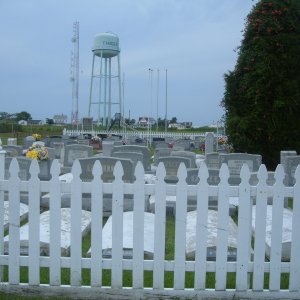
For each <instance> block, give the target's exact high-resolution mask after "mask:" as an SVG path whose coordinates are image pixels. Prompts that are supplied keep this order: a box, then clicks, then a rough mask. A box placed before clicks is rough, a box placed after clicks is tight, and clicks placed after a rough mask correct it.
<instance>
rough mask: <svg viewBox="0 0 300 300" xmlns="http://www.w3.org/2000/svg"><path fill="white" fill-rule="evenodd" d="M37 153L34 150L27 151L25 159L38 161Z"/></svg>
mask: <svg viewBox="0 0 300 300" xmlns="http://www.w3.org/2000/svg"><path fill="white" fill-rule="evenodd" d="M38 154H39V153H38V151H36V150H29V151H27V153H26V157H29V158H31V159H38Z"/></svg>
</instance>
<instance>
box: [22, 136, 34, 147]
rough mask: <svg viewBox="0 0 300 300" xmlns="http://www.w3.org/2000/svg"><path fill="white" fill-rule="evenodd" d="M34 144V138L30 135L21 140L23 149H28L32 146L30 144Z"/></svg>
mask: <svg viewBox="0 0 300 300" xmlns="http://www.w3.org/2000/svg"><path fill="white" fill-rule="evenodd" d="M34 142H35V138H34V137H33V136H31V135H29V136H26V137H25V138H24V139H23V148H24V149H28V148H29V147H31V146H32V144H33V143H34Z"/></svg>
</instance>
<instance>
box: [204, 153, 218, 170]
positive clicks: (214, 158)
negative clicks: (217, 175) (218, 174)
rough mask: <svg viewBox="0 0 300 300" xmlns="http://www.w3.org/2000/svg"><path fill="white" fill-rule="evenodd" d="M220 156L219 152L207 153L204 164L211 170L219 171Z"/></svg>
mask: <svg viewBox="0 0 300 300" xmlns="http://www.w3.org/2000/svg"><path fill="white" fill-rule="evenodd" d="M219 159H220V156H219V153H217V152H212V153H207V154H206V155H205V159H204V162H205V163H206V166H207V168H208V169H209V170H219V169H220V161H219Z"/></svg>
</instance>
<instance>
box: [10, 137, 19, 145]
mask: <svg viewBox="0 0 300 300" xmlns="http://www.w3.org/2000/svg"><path fill="white" fill-rule="evenodd" d="M7 145H8V146H17V145H18V141H17V138H8V139H7Z"/></svg>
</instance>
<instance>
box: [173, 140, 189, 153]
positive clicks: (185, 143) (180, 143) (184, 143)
mask: <svg viewBox="0 0 300 300" xmlns="http://www.w3.org/2000/svg"><path fill="white" fill-rule="evenodd" d="M173 149H174V150H175V149H178V150H179V151H180V150H181V149H182V150H183V151H185V150H186V151H189V150H191V141H190V140H186V139H181V140H176V141H175V143H174V145H173Z"/></svg>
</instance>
